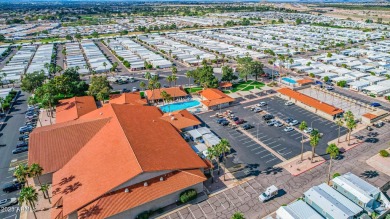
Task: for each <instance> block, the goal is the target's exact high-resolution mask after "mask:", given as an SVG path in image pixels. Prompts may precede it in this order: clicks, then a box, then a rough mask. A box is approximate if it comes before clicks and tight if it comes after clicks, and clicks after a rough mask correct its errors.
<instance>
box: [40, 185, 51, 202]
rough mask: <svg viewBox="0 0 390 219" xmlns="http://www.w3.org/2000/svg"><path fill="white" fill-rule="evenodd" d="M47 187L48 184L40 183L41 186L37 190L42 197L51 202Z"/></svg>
mask: <svg viewBox="0 0 390 219" xmlns="http://www.w3.org/2000/svg"><path fill="white" fill-rule="evenodd" d="M49 187H50V185H49V184H43V185H41V188H40V189H39V190H40V191H42V193H43V197H44V198H47V199H49V203H50V204H51V200H50V194H49Z"/></svg>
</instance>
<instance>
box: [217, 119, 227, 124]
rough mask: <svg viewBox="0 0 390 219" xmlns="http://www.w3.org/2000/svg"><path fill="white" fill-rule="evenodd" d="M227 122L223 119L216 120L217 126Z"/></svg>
mask: <svg viewBox="0 0 390 219" xmlns="http://www.w3.org/2000/svg"><path fill="white" fill-rule="evenodd" d="M224 121H227V120H226V119H225V118H219V119H217V120H216V122H217V123H218V124H221V123H222V122H224Z"/></svg>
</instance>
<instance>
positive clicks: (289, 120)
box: [284, 117, 294, 123]
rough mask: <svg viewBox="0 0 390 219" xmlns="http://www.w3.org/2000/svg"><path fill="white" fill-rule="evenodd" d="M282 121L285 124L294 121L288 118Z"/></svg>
mask: <svg viewBox="0 0 390 219" xmlns="http://www.w3.org/2000/svg"><path fill="white" fill-rule="evenodd" d="M284 121H285V122H286V123H290V122H292V121H294V119H293V118H291V117H288V118H287V119H285V120H284Z"/></svg>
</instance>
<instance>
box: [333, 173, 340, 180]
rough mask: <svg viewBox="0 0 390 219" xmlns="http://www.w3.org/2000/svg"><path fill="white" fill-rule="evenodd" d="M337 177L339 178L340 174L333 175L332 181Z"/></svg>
mask: <svg viewBox="0 0 390 219" xmlns="http://www.w3.org/2000/svg"><path fill="white" fill-rule="evenodd" d="M338 176H341V175H340V173H335V174H333V179H334V178H336V177H338Z"/></svg>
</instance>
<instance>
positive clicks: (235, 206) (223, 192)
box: [222, 191, 237, 208]
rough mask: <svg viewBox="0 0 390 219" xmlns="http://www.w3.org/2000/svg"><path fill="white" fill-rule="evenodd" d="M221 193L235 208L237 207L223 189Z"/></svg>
mask: <svg viewBox="0 0 390 219" xmlns="http://www.w3.org/2000/svg"><path fill="white" fill-rule="evenodd" d="M222 193H223V194H224V195H225V197H226V200H227V201H228V202H229V203H231V204H233V205H234V207H235V208H237V206H236V204H234V203H233V202H232V201H231V200H230V198H229V197H228V196H227V195H226V193H225V191H223V192H222Z"/></svg>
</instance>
